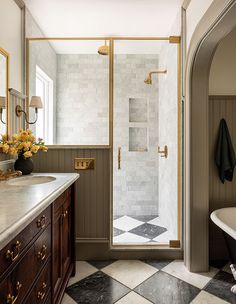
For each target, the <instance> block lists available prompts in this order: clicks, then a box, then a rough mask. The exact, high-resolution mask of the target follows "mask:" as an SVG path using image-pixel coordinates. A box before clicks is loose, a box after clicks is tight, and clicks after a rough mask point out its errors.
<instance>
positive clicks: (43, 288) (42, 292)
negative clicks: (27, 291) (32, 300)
mask: <svg viewBox="0 0 236 304" xmlns="http://www.w3.org/2000/svg"><path fill="white" fill-rule="evenodd" d="M46 288H47V284H46V283H45V282H43V284H42V290H41V291H38V293H37V299H38V300H43V299H44V297H45V294H46V290H45V289H46Z"/></svg>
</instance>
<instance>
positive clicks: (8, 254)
mask: <svg viewBox="0 0 236 304" xmlns="http://www.w3.org/2000/svg"><path fill="white" fill-rule="evenodd" d="M12 247H13V249H12V251H11V250H7V252H6V258H7V259H8V260H9V259H10V260H11V261H12V262H13V261H15V259H17V257H18V256H19V254H20V247H21V242H20V241H17V242H16V243H15V244H14V245H13V246H12Z"/></svg>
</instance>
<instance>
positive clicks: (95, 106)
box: [57, 54, 109, 145]
mask: <svg viewBox="0 0 236 304" xmlns="http://www.w3.org/2000/svg"><path fill="white" fill-rule="evenodd" d="M57 72H58V73H57V144H61V143H63V144H72V143H73V144H79V145H108V144H109V57H108V56H101V55H98V54H89V55H86V54H78V55H77V54H75V55H74V54H71V55H67V54H65V55H57Z"/></svg>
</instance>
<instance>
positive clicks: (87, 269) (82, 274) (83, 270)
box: [67, 261, 97, 286]
mask: <svg viewBox="0 0 236 304" xmlns="http://www.w3.org/2000/svg"><path fill="white" fill-rule="evenodd" d="M96 271H97V268H95V267H94V266H92V265H90V263H87V262H85V261H77V262H76V273H75V276H74V277H71V278H70V280H69V283H68V285H67V286H70V285H72V284H74V283H76V282H78V281H80V280H82V279H84V278H86V277H88V276H89V275H91V274H93V273H95V272H96Z"/></svg>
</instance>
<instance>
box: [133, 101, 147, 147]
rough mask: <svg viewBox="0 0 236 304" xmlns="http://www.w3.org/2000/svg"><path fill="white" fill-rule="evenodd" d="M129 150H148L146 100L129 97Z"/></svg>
mask: <svg viewBox="0 0 236 304" xmlns="http://www.w3.org/2000/svg"><path fill="white" fill-rule="evenodd" d="M129 151H130V152H146V151H148V102H147V99H145V98H129Z"/></svg>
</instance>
